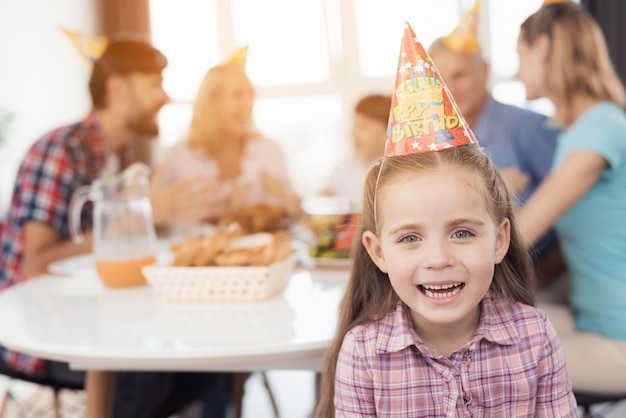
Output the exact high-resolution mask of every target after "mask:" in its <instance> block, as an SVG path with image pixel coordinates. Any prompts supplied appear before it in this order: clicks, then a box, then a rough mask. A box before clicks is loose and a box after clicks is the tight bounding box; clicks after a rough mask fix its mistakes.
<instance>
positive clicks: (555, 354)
mask: <svg viewBox="0 0 626 418" xmlns="http://www.w3.org/2000/svg"><path fill="white" fill-rule="evenodd" d="M541 314H542V316H543V322H544V326H545V331H546V334H545V336H546V338H545V341H544V344H543V350H542V353H541V357H540V358H539V364H538V383H537V398H536V411H535V413H536V415H535V416H536V417H538V418H541V417H578V407H577V406H576V399H575V398H574V395H573V393H572V385H571V382H570V381H569V378H568V376H567V369H566V365H565V357H564V355H563V350H562V349H561V343H560V341H559V338H558V336H557V334H556V331H555V330H554V328H553V326H552V324H551V323H550V321H549V320H548V318H547V317H546V316H545V314H543V313H541Z"/></svg>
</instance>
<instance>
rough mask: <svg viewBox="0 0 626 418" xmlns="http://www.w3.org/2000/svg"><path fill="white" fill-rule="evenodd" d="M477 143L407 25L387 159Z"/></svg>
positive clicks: (388, 136) (396, 87) (389, 128)
mask: <svg viewBox="0 0 626 418" xmlns="http://www.w3.org/2000/svg"><path fill="white" fill-rule="evenodd" d="M476 143H477V141H476V138H475V137H474V134H473V133H472V131H471V130H470V129H469V128H468V126H467V124H466V122H465V120H464V119H463V116H462V115H461V113H460V112H459V110H458V107H457V105H456V103H454V100H453V99H452V95H451V94H450V92H449V90H448V88H447V87H446V85H445V83H444V81H443V79H442V78H441V76H440V75H439V72H438V71H437V69H436V68H435V66H434V65H433V62H432V60H431V59H430V56H429V55H428V54H427V53H426V51H425V50H424V47H423V46H422V44H421V43H420V42H419V40H418V39H417V36H415V33H414V32H413V29H412V28H411V25H409V24H408V23H406V27H405V28H404V34H403V37H402V47H401V50H400V58H399V60H398V71H397V72H396V80H395V88H394V94H393V95H392V97H391V112H390V113H389V125H388V128H387V140H386V142H385V156H387V157H391V156H394V155H405V154H413V153H417V152H428V151H438V150H441V149H444V148H450V147H455V146H460V145H466V144H476Z"/></svg>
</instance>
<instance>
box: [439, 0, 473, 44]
mask: <svg viewBox="0 0 626 418" xmlns="http://www.w3.org/2000/svg"><path fill="white" fill-rule="evenodd" d="M479 7H480V6H479V2H478V0H476V1H475V2H474V6H473V7H472V8H471V9H470V10H468V11H467V13H465V15H464V16H463V17H462V18H461V21H460V22H459V24H458V25H457V26H456V27H455V28H454V30H453V31H452V32H450V34H449V35H447V36H445V37H444V38H443V39H442V41H443V43H444V44H445V45H446V46H447V47H448V48H449V49H450V50H451V51H454V52H460V53H464V54H469V55H476V54H477V53H478V52H479V51H480V43H479V42H478V12H479V10H480V8H479Z"/></svg>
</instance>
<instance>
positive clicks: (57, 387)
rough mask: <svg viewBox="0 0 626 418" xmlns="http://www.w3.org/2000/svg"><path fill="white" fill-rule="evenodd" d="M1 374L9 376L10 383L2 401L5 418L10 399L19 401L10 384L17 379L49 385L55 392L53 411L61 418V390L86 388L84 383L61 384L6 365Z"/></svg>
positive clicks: (1, 414) (1, 413)
mask: <svg viewBox="0 0 626 418" xmlns="http://www.w3.org/2000/svg"><path fill="white" fill-rule="evenodd" d="M0 374H1V375H4V376H5V377H7V378H9V385H8V387H7V389H6V391H5V392H4V396H3V397H2V402H1V403H0V418H4V415H5V413H6V408H7V407H8V404H9V400H11V399H12V400H14V401H17V399H15V397H14V396H13V394H12V392H11V390H10V385H11V384H12V383H14V382H15V381H23V382H29V383H34V384H36V385H40V386H44V387H48V388H50V389H52V392H53V411H52V412H53V415H54V418H61V403H60V398H59V394H60V392H61V390H84V385H82V384H70V383H65V384H61V383H59V382H54V381H51V380H49V379H46V378H38V377H33V376H29V375H27V374H24V373H21V372H19V371H15V370H11V369H8V368H5V367H3V368H1V369H0ZM24 406H25V405H24Z"/></svg>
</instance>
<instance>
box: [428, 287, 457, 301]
mask: <svg viewBox="0 0 626 418" xmlns="http://www.w3.org/2000/svg"><path fill="white" fill-rule="evenodd" d="M460 291H461V287H460V286H459V287H455V288H454V289H453V290H451V291H450V292H445V293H435V292H431V291H430V290H428V288H426V287H425V288H424V293H425V294H426V296H428V297H429V298H434V299H443V298H449V297H452V296H454V295H456V294H457V293H459V292H460Z"/></svg>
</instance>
